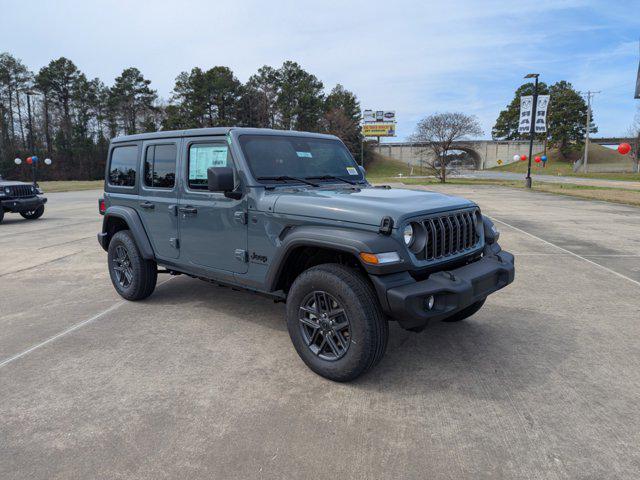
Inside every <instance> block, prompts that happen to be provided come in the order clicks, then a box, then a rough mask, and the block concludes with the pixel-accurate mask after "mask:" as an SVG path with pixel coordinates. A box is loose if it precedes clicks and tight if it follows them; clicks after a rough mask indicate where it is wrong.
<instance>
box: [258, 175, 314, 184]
mask: <svg viewBox="0 0 640 480" xmlns="http://www.w3.org/2000/svg"><path fill="white" fill-rule="evenodd" d="M256 180H276V181H280V182H286V181H287V180H292V181H294V182H300V183H305V184H307V185H311V186H312V187H319V186H320V185H318V184H317V183H313V182H309V181H308V180H305V179H304V178H298V177H290V176H289V175H278V176H274V177H257V178H256Z"/></svg>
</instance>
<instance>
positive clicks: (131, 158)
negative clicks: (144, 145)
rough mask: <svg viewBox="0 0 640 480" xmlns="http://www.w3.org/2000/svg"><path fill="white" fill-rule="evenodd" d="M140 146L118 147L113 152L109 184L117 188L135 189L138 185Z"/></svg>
mask: <svg viewBox="0 0 640 480" xmlns="http://www.w3.org/2000/svg"><path fill="white" fill-rule="evenodd" d="M137 163H138V146H137V145H128V146H126V147H116V148H114V149H113V150H112V151H111V164H110V167H109V183H110V184H111V185H114V186H116V187H133V186H134V185H135V184H136V166H137Z"/></svg>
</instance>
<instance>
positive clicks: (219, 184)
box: [207, 167, 235, 192]
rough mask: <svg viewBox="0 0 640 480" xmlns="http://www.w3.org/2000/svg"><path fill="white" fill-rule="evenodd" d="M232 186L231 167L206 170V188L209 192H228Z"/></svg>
mask: <svg viewBox="0 0 640 480" xmlns="http://www.w3.org/2000/svg"><path fill="white" fill-rule="evenodd" d="M234 186H235V185H234V181H233V169H232V168H231V167H209V168H208V169H207V187H208V188H209V191H210V192H230V191H232V190H233V187H234Z"/></svg>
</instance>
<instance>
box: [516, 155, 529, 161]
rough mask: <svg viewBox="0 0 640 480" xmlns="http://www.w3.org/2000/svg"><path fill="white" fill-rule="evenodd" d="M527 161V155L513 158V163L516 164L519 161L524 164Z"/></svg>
mask: <svg viewBox="0 0 640 480" xmlns="http://www.w3.org/2000/svg"><path fill="white" fill-rule="evenodd" d="M526 159H527V156H526V155H518V154H516V155H514V156H513V161H514V162H517V161H518V160H520V161H523V162H524V161H525V160H526Z"/></svg>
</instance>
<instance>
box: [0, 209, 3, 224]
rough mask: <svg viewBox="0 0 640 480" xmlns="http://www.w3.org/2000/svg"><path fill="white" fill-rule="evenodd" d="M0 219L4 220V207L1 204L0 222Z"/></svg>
mask: <svg viewBox="0 0 640 480" xmlns="http://www.w3.org/2000/svg"><path fill="white" fill-rule="evenodd" d="M2 220H4V209H3V208H2V205H0V223H2Z"/></svg>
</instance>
